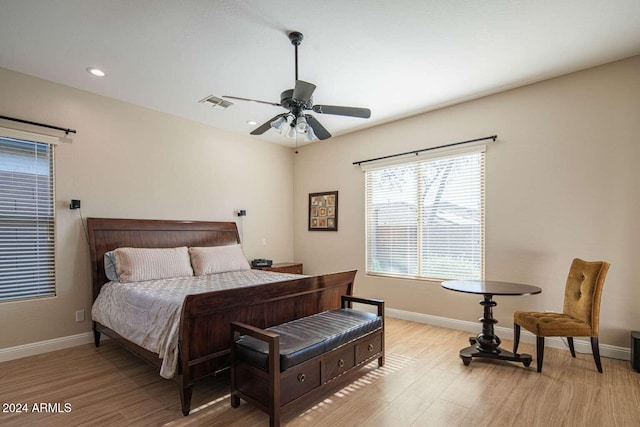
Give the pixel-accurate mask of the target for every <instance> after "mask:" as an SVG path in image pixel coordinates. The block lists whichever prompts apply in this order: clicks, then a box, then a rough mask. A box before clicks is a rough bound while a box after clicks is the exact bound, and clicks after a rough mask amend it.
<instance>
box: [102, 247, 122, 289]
mask: <svg viewBox="0 0 640 427" xmlns="http://www.w3.org/2000/svg"><path fill="white" fill-rule="evenodd" d="M104 272H105V274H106V275H107V279H109V280H110V281H112V282H119V281H120V278H119V277H118V269H117V268H116V255H115V254H114V253H113V251H109V252H105V253H104Z"/></svg>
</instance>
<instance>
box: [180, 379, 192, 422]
mask: <svg viewBox="0 0 640 427" xmlns="http://www.w3.org/2000/svg"><path fill="white" fill-rule="evenodd" d="M192 392H193V385H190V386H186V387H182V388H180V402H181V403H182V415H184V416H185V417H186V416H187V415H189V411H191V393H192Z"/></svg>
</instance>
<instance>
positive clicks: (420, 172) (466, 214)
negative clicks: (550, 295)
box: [365, 146, 484, 279]
mask: <svg viewBox="0 0 640 427" xmlns="http://www.w3.org/2000/svg"><path fill="white" fill-rule="evenodd" d="M412 160H413V159H412ZM365 187H366V188H365V194H366V225H367V233H366V236H367V273H369V274H381V275H393V276H403V277H410V278H427V279H482V278H484V146H482V147H481V148H477V147H476V148H473V149H472V151H469V150H466V151H464V152H462V153H457V154H448V155H447V154H446V153H445V154H444V155H442V154H441V155H440V156H436V157H430V158H427V159H424V160H420V161H415V160H414V161H411V162H410V163H406V162H405V163H403V164H393V165H388V166H382V167H379V166H378V167H373V168H371V169H365Z"/></svg>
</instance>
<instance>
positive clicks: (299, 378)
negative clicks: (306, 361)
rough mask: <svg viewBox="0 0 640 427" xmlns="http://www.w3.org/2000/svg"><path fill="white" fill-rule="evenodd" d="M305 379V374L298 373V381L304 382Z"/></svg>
mask: <svg viewBox="0 0 640 427" xmlns="http://www.w3.org/2000/svg"><path fill="white" fill-rule="evenodd" d="M304 380H305V376H304V374H298V382H299V383H303V382H304Z"/></svg>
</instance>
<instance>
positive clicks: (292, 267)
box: [252, 262, 302, 274]
mask: <svg viewBox="0 0 640 427" xmlns="http://www.w3.org/2000/svg"><path fill="white" fill-rule="evenodd" d="M252 268H253V269H254V270H264V271H275V272H276V273H291V274H302V263H299V262H279V263H277V264H273V265H272V266H271V267H252Z"/></svg>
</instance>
